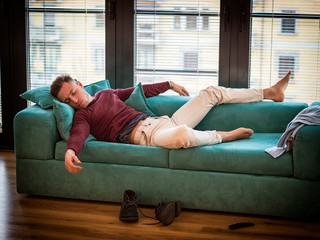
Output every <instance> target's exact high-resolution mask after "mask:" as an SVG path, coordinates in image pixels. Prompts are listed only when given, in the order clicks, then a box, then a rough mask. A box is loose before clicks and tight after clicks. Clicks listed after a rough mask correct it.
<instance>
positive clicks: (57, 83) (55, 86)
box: [50, 74, 74, 98]
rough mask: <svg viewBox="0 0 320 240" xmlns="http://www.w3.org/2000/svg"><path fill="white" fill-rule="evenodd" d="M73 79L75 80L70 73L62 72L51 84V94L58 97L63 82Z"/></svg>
mask: <svg viewBox="0 0 320 240" xmlns="http://www.w3.org/2000/svg"><path fill="white" fill-rule="evenodd" d="M71 81H74V80H73V78H72V77H71V76H70V75H69V74H61V75H60V76H58V77H56V79H55V80H54V81H53V82H52V84H51V86H50V94H51V95H52V96H54V97H55V98H57V96H58V93H59V92H60V90H61V87H62V84H63V83H65V82H71Z"/></svg>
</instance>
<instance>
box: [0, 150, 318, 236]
mask: <svg viewBox="0 0 320 240" xmlns="http://www.w3.org/2000/svg"><path fill="white" fill-rule="evenodd" d="M119 210H120V204H117V203H106V202H95V201H82V200H71V199H61V198H48V197H36V196H26V195H21V194H18V193H17V192H16V187H15V157H14V152H12V151H0V239H1V240H6V239H44V240H49V239H72V240H74V239H85V240H90V239H142V240H143V239H236V240H239V239H254V240H257V239H259V240H262V239H272V240H274V239H303V240H304V239H320V223H315V222H300V221H293V220H288V219H281V218H271V217H261V216H252V215H244V214H230V213H218V212H208V211H194V210H186V209H183V210H182V213H181V215H180V216H179V217H177V218H175V220H174V222H173V223H172V224H171V225H169V226H163V225H161V224H158V225H145V223H152V222H154V221H153V220H151V219H147V218H144V217H142V216H141V215H140V218H139V221H138V222H136V223H123V222H121V221H120V220H119V219H118V215H119ZM142 210H143V212H144V213H145V214H147V215H153V213H154V208H153V207H143V208H142ZM237 222H253V223H254V224H255V226H253V227H247V228H242V229H238V230H229V228H228V226H229V225H230V224H233V223H237Z"/></svg>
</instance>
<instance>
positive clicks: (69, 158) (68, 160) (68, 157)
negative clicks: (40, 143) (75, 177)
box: [64, 149, 82, 173]
mask: <svg viewBox="0 0 320 240" xmlns="http://www.w3.org/2000/svg"><path fill="white" fill-rule="evenodd" d="M73 162H75V163H77V164H81V162H80V160H79V159H78V157H77V156H76V153H75V152H74V150H73V149H67V151H66V154H65V156H64V163H65V167H66V169H67V170H68V171H69V172H71V173H78V172H80V171H81V170H82V167H80V166H77V165H74V164H73Z"/></svg>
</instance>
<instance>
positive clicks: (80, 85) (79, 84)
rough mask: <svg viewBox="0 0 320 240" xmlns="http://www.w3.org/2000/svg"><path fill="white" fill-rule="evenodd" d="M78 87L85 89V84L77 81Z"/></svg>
mask: <svg viewBox="0 0 320 240" xmlns="http://www.w3.org/2000/svg"><path fill="white" fill-rule="evenodd" d="M76 85H77V86H79V87H81V88H84V86H83V84H82V83H81V82H80V81H76Z"/></svg>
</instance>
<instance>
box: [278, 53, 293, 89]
mask: <svg viewBox="0 0 320 240" xmlns="http://www.w3.org/2000/svg"><path fill="white" fill-rule="evenodd" d="M295 66H296V64H295V57H294V56H279V59H278V74H279V75H278V78H283V77H284V76H285V75H286V74H287V72H288V71H291V76H290V83H292V82H293V80H294V67H295Z"/></svg>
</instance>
